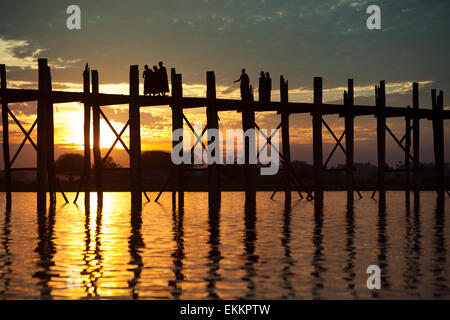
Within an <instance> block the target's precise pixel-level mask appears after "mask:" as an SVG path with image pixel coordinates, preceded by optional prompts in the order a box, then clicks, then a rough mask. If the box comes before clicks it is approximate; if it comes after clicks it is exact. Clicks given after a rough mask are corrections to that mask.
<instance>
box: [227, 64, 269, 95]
mask: <svg viewBox="0 0 450 320" xmlns="http://www.w3.org/2000/svg"><path fill="white" fill-rule="evenodd" d="M234 82H240V87H241V98H242V100H251V99H252V96H253V92H252V88H251V86H250V78H249V77H248V74H247V73H245V69H242V73H241V76H240V77H239V79H237V80H235V81H234ZM271 92H272V79H271V78H270V74H269V73H268V72H264V71H261V72H260V77H259V88H258V94H259V101H260V102H270V99H271Z"/></svg>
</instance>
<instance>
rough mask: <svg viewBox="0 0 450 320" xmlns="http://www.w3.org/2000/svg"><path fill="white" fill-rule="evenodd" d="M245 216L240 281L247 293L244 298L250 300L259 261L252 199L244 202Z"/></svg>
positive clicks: (253, 291) (253, 295)
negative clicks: (242, 282)
mask: <svg viewBox="0 0 450 320" xmlns="http://www.w3.org/2000/svg"><path fill="white" fill-rule="evenodd" d="M244 211H245V214H244V227H245V230H244V239H243V240H244V249H245V252H244V259H245V260H244V265H243V266H242V269H243V270H244V271H245V275H244V277H242V280H243V281H245V282H246V287H247V291H246V293H245V298H246V299H250V298H254V297H255V290H256V282H255V280H254V278H255V276H256V268H255V264H256V263H257V262H258V260H259V256H258V255H257V254H255V248H256V240H257V237H256V208H255V203H254V201H253V200H252V199H250V201H246V202H245V209H244Z"/></svg>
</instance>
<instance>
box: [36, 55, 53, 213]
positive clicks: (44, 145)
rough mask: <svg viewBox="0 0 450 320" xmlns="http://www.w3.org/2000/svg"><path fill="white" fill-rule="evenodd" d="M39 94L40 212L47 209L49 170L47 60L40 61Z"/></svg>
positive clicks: (38, 174) (38, 157) (38, 188)
mask: <svg viewBox="0 0 450 320" xmlns="http://www.w3.org/2000/svg"><path fill="white" fill-rule="evenodd" d="M38 63H39V93H38V107H37V130H38V132H37V208H38V210H39V211H44V212H45V210H46V207H47V189H48V179H47V172H48V170H47V168H48V151H49V150H48V144H49V136H48V126H49V123H48V121H49V117H48V109H49V99H50V97H49V90H48V89H49V87H48V80H49V79H48V78H49V77H48V76H49V72H48V69H47V67H48V66H47V59H39V60H38Z"/></svg>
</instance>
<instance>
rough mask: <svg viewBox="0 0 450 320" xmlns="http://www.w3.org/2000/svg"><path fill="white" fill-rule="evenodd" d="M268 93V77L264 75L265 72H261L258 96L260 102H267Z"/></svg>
mask: <svg viewBox="0 0 450 320" xmlns="http://www.w3.org/2000/svg"><path fill="white" fill-rule="evenodd" d="M266 91H267V83H266V76H265V74H264V71H261V72H260V73H259V87H258V95H259V101H260V102H264V101H266V97H267V93H266Z"/></svg>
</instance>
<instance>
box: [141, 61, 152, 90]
mask: <svg viewBox="0 0 450 320" xmlns="http://www.w3.org/2000/svg"><path fill="white" fill-rule="evenodd" d="M152 73H153V71H152V69H149V67H148V65H145V66H144V72H143V73H142V78H144V96H145V95H147V94H148V95H150V94H151V86H150V82H151V80H150V79H151V78H152Z"/></svg>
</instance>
